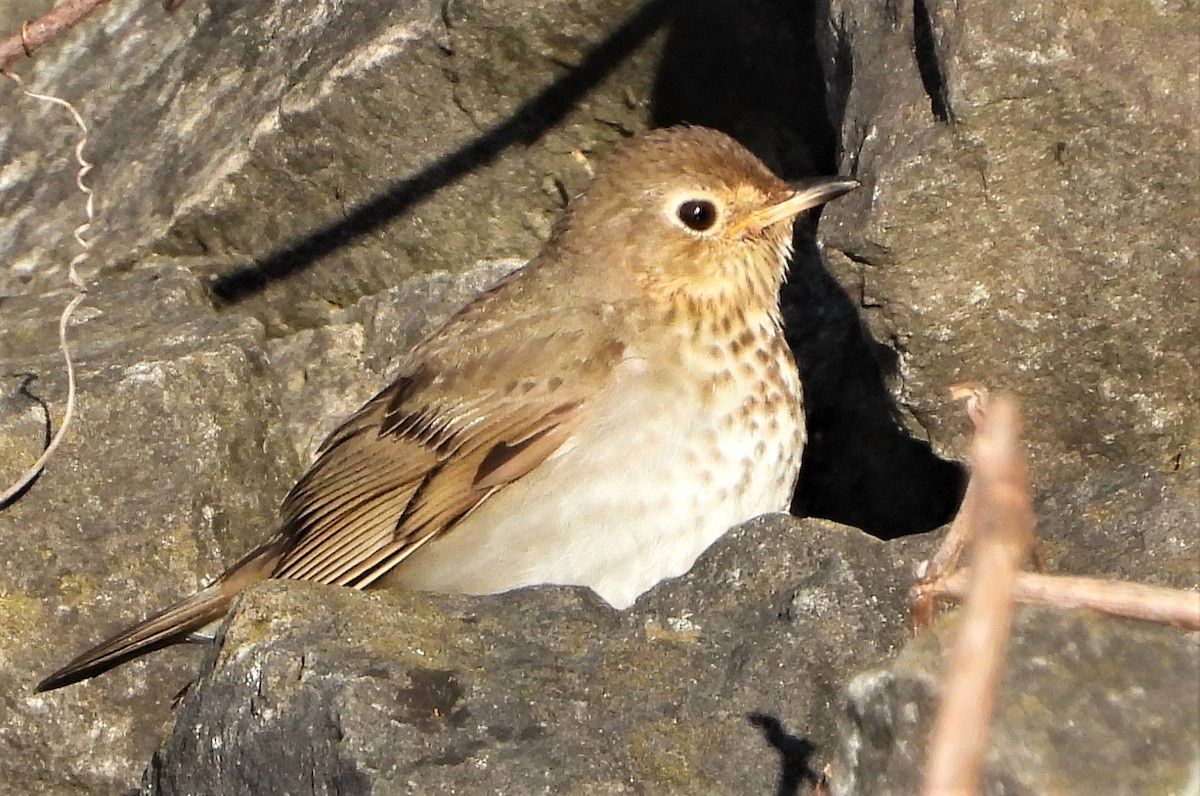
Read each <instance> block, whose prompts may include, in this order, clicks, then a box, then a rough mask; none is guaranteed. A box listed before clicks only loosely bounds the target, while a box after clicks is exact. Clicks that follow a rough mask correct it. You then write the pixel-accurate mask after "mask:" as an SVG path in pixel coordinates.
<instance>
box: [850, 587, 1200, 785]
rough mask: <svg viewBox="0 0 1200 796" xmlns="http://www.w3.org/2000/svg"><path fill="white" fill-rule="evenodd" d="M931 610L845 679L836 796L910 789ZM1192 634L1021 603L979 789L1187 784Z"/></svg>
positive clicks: (1197, 641) (937, 636)
mask: <svg viewBox="0 0 1200 796" xmlns="http://www.w3.org/2000/svg"><path fill="white" fill-rule="evenodd" d="M957 624H958V623H957V622H956V621H955V618H954V617H947V618H945V619H944V620H943V621H940V622H939V623H937V624H936V625H935V627H934V630H933V632H930V633H926V634H924V635H922V636H921V637H920V638H919V639H918V640H916V641H914V642H913V643H912V644H910V645H909V646H908V647H906V648H905V650H904V651H903V652H902V653H901V654H900V656H899V657H898V658H897V659H896V661H895V662H894V663H892V664H891V665H889V666H888V667H887V668H885V669H883V670H880V671H876V672H870V673H866V674H862V675H859V676H858V677H856V678H855V679H854V681H853V682H852V683H851V684H850V687H849V688H848V690H847V698H846V704H845V711H844V714H843V716H842V727H843V729H842V732H843V736H842V745H841V749H840V752H839V755H838V762H837V765H836V768H835V771H836V776H835V777H834V780H833V782H834V788H833V793H834V794H837V796H852V794H864V795H865V794H870V796H890V794H910V793H916V792H917V791H918V790H919V789H920V782H921V776H922V774H923V772H924V769H923V763H924V760H925V754H926V745H927V740H926V739H927V738H928V736H929V732H930V729H931V727H932V723H933V716H934V713H935V711H936V707H937V705H936V700H937V697H938V694H939V693H940V691H939V682H940V678H941V676H942V668H943V665H942V664H943V660H944V650H945V647H946V645H947V644H949V643H950V641H951V638H952V632H953V630H954V629H955V628H956V626H957ZM1197 683H1200V637H1198V636H1197V635H1196V634H1195V633H1184V632H1183V631H1180V630H1177V629H1175V628H1171V627H1166V626H1163V625H1155V624H1152V623H1148V622H1139V621H1134V620H1122V619H1113V618H1108V617H1103V616H1101V615H1099V614H1093V613H1090V612H1086V611H1065V610H1058V609H1050V608H1020V609H1018V611H1017V613H1016V616H1015V619H1014V623H1013V636H1012V639H1011V642H1010V644H1009V649H1008V654H1007V658H1006V662H1005V666H1004V670H1003V677H1002V679H1001V684H1000V690H999V693H998V695H997V701H996V706H995V714H994V718H993V721H992V726H991V729H990V732H989V735H988V748H987V753H986V756H985V760H984V766H983V771H982V773H981V778H980V792H981V793H997V794H998V793H1004V794H1018V795H1020V794H1030V795H1032V794H1039V793H1113V794H1143V793H1185V792H1192V790H1189V786H1188V783H1189V782H1191V783H1192V785H1191V786H1190V787H1191V789H1194V788H1195V783H1196V781H1197V780H1196V777H1197V776H1198V775H1200V773H1198V772H1197V768H1196V765H1197V760H1196V748H1197V746H1198V745H1200V701H1197V700H1196V699H1195V695H1196V684H1197Z"/></svg>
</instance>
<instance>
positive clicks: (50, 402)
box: [0, 267, 299, 794]
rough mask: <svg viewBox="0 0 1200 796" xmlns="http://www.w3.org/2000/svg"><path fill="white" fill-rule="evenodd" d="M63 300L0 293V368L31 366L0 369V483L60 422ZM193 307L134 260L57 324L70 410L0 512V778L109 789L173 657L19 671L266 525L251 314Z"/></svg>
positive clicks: (96, 630)
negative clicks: (55, 438)
mask: <svg viewBox="0 0 1200 796" xmlns="http://www.w3.org/2000/svg"><path fill="white" fill-rule="evenodd" d="M62 303H63V297H62V296H60V295H48V296H43V297H38V298H36V299H33V298H21V299H14V300H10V301H6V302H5V305H4V321H5V323H4V328H3V330H0V352H2V353H3V356H0V372H4V373H6V374H7V373H11V372H13V371H17V372H21V371H26V372H29V373H32V374H37V375H38V377H37V378H36V380H33V381H30V382H29V383H28V384H27V385H26V386H25V388H24V390H22V391H19V390H18V387H19V385H20V381H19V380H17V379H13V378H6V379H4V381H3V387H4V392H3V403H0V408H2V411H0V472H3V473H4V476H3V481H4V486H5V487H7V486H8V484H9V483H11V481H12V480H14V479H15V478H16V476H17V474H18V473H19V472H21V471H22V470H23V469H24V468H25V467H27V466H28V465H29V464H31V463H32V462H33V460H34V459H35V458H36V455H37V454H38V453H40V452H41V445H42V444H44V440H45V437H44V434H45V428H46V426H45V423H46V415H45V413H46V412H49V413H50V414H51V415H52V416H53V420H54V426H55V428H57V426H58V423H59V422H61V413H62V407H63V404H64V400H65V393H66V384H65V377H64V376H62V375H61V370H62V364H61V362H59V361H58V359H57V352H55V351H54V348H53V346H54V345H55V344H56V336H57V329H56V325H55V323H54V319H55V317H56V316H57V314H58V311H59V309H60V308H61V305H62ZM131 307H146V308H154V309H153V310H150V309H148V310H147V311H146V312H145V313H132V312H130V308H131ZM208 307H209V305H208V303H207V301H205V300H204V299H203V291H202V290H201V289H200V283H199V282H198V281H197V280H196V279H195V277H193V276H192V275H190V274H189V273H188V272H186V271H184V270H183V269H177V268H171V267H164V268H147V269H143V270H141V271H138V272H135V273H131V274H127V275H124V276H113V277H112V278H110V279H108V280H105V282H104V283H102V284H100V285H97V286H96V287H95V288H93V290H92V291H91V292H90V293H89V296H88V300H87V302H86V303H85V304H84V305H82V306H81V307H80V310H79V314H78V319H77V321H76V322H75V323H74V324H72V327H71V340H72V343H73V345H74V347H75V349H76V355H77V360H76V368H77V377H78V389H79V397H78V404H77V407H76V415H75V419H74V421H73V423H72V426H71V428H70V431H69V433H68V435H67V436H66V437H65V439H64V442H63V444H62V446H61V447H60V448H59V449H58V451H57V452H56V454H55V455H54V458H53V459H52V460H51V462H50V465H49V467H48V468H47V470H46V471H45V472H44V474H43V475H42V476H41V478H39V479H38V480H37V482H36V483H34V484H33V486H32V487H31V488H30V489H29V490H28V491H27V492H26V493H25V494H24V495H23V496H22V497H21V498H20V499H18V500H16V501H14V502H13V503H11V504H10V505H8V506H6V507H5V508H4V509H3V511H0V547H3V549H4V550H5V560H6V566H5V570H4V574H3V576H0V577H2V580H0V595H2V596H0V602H2V605H3V608H2V609H0V610H2V611H3V615H4V621H3V622H2V623H0V700H2V701H3V703H4V705H5V721H4V723H3V726H2V727H0V744H3V746H4V747H5V748H8V749H9V750H10V753H9V754H5V755H3V756H2V759H0V780H3V781H4V783H5V788H6V790H8V791H9V792H12V793H31V794H32V793H68V792H71V791H74V792H85V793H86V792H94V793H101V792H112V791H113V790H114V789H115V788H117V787H119V786H120V785H121V784H128V783H129V782H130V781H131V780H132V779H133V777H134V774H135V773H136V771H137V770H139V769H140V767H141V765H142V764H143V763H144V760H145V759H146V756H147V755H148V754H149V750H150V749H152V748H153V746H154V744H155V743H156V739H157V738H158V737H159V736H160V735H161V733H162V732H163V731H164V728H165V725H166V724H167V723H168V722H169V719H170V712H169V705H168V702H169V698H170V690H171V689H172V688H175V689H177V688H178V687H179V685H181V684H182V683H183V682H184V678H185V677H186V675H185V674H184V673H185V672H187V671H189V669H190V668H191V666H192V664H191V663H189V662H188V660H187V656H180V655H178V654H177V653H174V652H168V653H165V654H163V655H158V656H153V657H151V658H149V659H146V660H145V661H143V662H140V663H137V664H134V665H132V666H129V667H125V668H124V669H122V670H120V671H118V672H116V673H114V674H112V675H111V676H109V677H106V678H103V679H102V680H100V681H97V682H96V684H95V687H85V688H76V689H69V690H65V691H56V692H53V693H49V694H40V695H35V694H33V692H32V690H33V687H34V685H35V684H36V683H37V682H38V680H39V679H40V678H41V676H43V675H45V674H48V673H49V670H50V668H51V667H52V666H56V665H59V664H62V663H65V662H66V660H67V659H68V658H70V657H71V656H73V655H74V654H75V653H77V652H79V651H81V650H82V648H83V647H84V646H86V645H88V644H91V643H94V642H96V641H99V640H100V639H99V637H100V636H101V635H102V634H103V633H105V632H107V631H111V630H115V629H116V625H119V624H122V623H124V622H128V621H131V620H133V619H136V618H138V617H139V616H141V615H145V614H147V613H149V611H150V609H153V608H156V607H160V606H162V605H165V604H166V603H167V602H169V601H170V600H172V599H174V598H176V597H178V596H180V594H181V593H182V592H184V591H186V590H190V589H192V588H194V587H195V586H197V585H199V584H200V583H201V582H202V581H204V580H207V579H210V578H212V577H214V576H215V575H217V574H219V573H220V571H221V570H222V569H223V568H224V565H225V564H226V563H228V562H229V561H230V560H232V559H233V558H235V557H236V556H238V555H240V553H241V552H243V551H245V550H246V549H247V548H248V546H249V545H250V544H251V543H252V542H253V541H257V539H258V538H260V537H261V536H262V535H263V534H265V533H269V531H270V529H271V528H272V527H273V525H274V514H275V506H276V503H277V501H278V500H279V499H280V497H281V496H282V495H283V493H284V492H285V491H286V489H287V487H288V485H289V482H290V480H291V478H293V477H294V476H295V474H296V471H297V469H298V466H299V463H298V461H297V460H296V458H295V454H294V453H293V452H292V449H291V446H290V445H289V443H288V440H287V439H286V438H285V437H284V435H283V433H282V424H281V423H280V421H279V409H278V406H277V405H276V404H275V402H274V399H273V392H274V390H273V385H272V384H271V381H270V378H269V371H268V365H267V362H266V360H265V358H264V357H263V354H262V348H261V345H262V342H263V333H262V327H261V325H260V324H258V323H257V322H255V321H253V320H251V319H248V318H234V317H224V318H222V317H216V316H213V315H212V314H211V313H209V312H208V311H207V310H208ZM16 351H21V352H22V353H23V355H22V356H20V357H19V358H17V359H13V358H11V357H12V356H13V354H14V353H15V352H16ZM46 407H49V409H47V408H46ZM31 421H32V422H31Z"/></svg>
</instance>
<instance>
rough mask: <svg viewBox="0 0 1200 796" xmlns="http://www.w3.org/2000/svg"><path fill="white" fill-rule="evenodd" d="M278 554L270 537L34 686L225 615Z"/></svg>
mask: <svg viewBox="0 0 1200 796" xmlns="http://www.w3.org/2000/svg"><path fill="white" fill-rule="evenodd" d="M273 541H274V540H272V542H273ZM278 560H279V548H278V546H277V545H275V544H272V543H271V542H269V543H267V544H265V545H263V546H261V547H258V548H256V549H255V550H252V551H251V552H250V553H248V554H247V555H246V556H244V557H243V558H242V559H241V560H240V561H238V562H237V563H236V564H234V565H233V566H232V567H230V568H229V570H228V571H226V573H225V574H224V575H222V576H221V577H220V578H218V579H217V580H215V581H213V583H212V584H211V585H209V586H207V587H205V588H203V589H201V590H200V591H198V592H196V593H195V594H193V595H192V596H190V597H185V598H184V599H182V600H180V601H179V602H177V603H175V604H174V605H172V606H170V607H169V608H166V609H164V610H162V611H159V612H158V613H156V614H154V615H153V616H151V617H149V618H148V619H144V620H142V621H141V622H138V623H137V624H135V625H133V626H132V627H128V628H126V629H125V630H122V631H121V632H120V633H117V634H116V635H115V636H112V637H111V638H109V639H107V640H105V641H102V642H100V643H99V644H97V645H96V646H94V647H92V648H91V649H89V650H87V651H85V652H82V653H80V654H79V655H78V656H76V657H75V658H74V659H73V660H71V661H70V662H69V663H67V664H66V665H65V666H63V667H62V668H61V669H59V670H58V671H56V672H54V673H53V674H51V675H49V676H48V677H46V678H45V679H44V680H42V681H41V682H40V683H38V684H37V688H36V689H35V690H36V691H39V692H40V691H50V690H53V689H55V688H62V687H63V686H65V685H71V684H72V683H78V682H79V681H80V680H87V679H88V678H90V677H95V676H96V675H98V674H101V673H103V672H106V671H108V670H109V669H112V668H113V667H115V666H120V665H121V664H122V663H125V662H126V661H128V660H132V659H133V658H137V657H139V656H141V655H145V654H147V653H149V652H153V651H155V650H159V649H162V648H163V647H169V646H171V645H172V644H179V643H180V642H183V641H186V640H187V638H188V636H189V635H190V634H192V633H194V632H195V631H197V630H199V629H200V628H202V627H204V626H205V625H207V624H209V623H210V622H213V621H214V620H217V619H220V618H221V617H222V616H224V615H225V613H226V612H227V611H228V610H229V605H230V603H232V602H233V598H234V597H236V596H237V595H238V593H239V592H240V591H241V590H242V589H244V588H246V587H247V586H249V585H250V584H251V583H254V582H256V581H259V580H263V579H264V578H267V577H270V575H271V573H272V572H273V571H274V568H275V564H276V563H277V562H278Z"/></svg>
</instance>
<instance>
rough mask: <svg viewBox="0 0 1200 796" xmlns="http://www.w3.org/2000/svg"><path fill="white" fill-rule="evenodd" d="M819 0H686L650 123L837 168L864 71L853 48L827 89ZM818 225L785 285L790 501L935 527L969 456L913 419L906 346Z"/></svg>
mask: <svg viewBox="0 0 1200 796" xmlns="http://www.w3.org/2000/svg"><path fill="white" fill-rule="evenodd" d="M815 9H816V2H815V0H741V1H740V2H739V1H738V0H713V2H705V3H688V4H681V6H680V8H679V10H678V11H677V12H676V14H675V15H674V17H673V19H672V23H671V29H670V31H669V34H668V39H667V43H666V46H665V49H664V52H663V58H662V63H661V65H660V68H659V74H658V76H657V81H656V85H655V94H654V97H653V99H652V104H651V110H652V114H653V118H652V123H653V124H654V125H655V126H666V125H671V124H678V123H680V122H690V123H693V124H703V125H707V126H710V127H716V128H718V129H721V130H724V131H726V132H728V133H730V134H731V135H733V136H734V137H735V138H738V139H739V140H740V141H742V143H744V144H745V145H746V146H747V147H749V148H750V149H752V150H753V151H754V152H755V153H756V154H758V155H759V156H760V157H761V158H763V160H764V161H766V162H767V164H768V165H770V166H771V168H773V169H774V170H775V171H776V172H777V173H778V174H779V175H780V176H782V177H784V178H785V179H794V178H797V177H802V176H810V175H813V174H832V173H833V172H834V171H835V169H836V164H837V162H838V157H837V154H838V153H837V145H838V142H837V133H836V128H835V127H834V126H833V124H832V123H831V121H830V113H831V111H830V109H831V108H832V109H833V112H834V113H837V114H838V115H840V113H841V109H840V108H839V107H838V106H839V104H840V105H841V106H843V107H844V102H845V94H846V93H847V92H848V91H849V88H850V81H851V80H852V79H853V73H852V71H850V69H851V59H850V57H849V54H848V53H845V52H843V53H842V55H843V56H844V57H842V58H839V63H838V65H837V66H836V67H835V68H837V69H839V70H840V71H837V72H835V73H834V74H833V75H832V77H831V81H832V85H833V90H834V91H835V92H837V93H838V95H837V96H834V97H826V95H825V90H826V89H825V87H826V83H825V78H824V75H823V73H822V69H821V64H820V62H819V56H818V51H817V47H816V42H815V29H816V27H815V26H816V19H815V14H816V11H815ZM930 35H932V34H930ZM934 93H935V94H936V92H934ZM814 226H815V219H814V218H808V219H804V220H802V221H801V222H800V223H799V224H798V225H797V230H798V231H797V236H796V255H795V258H794V260H793V264H792V270H791V275H790V277H789V281H788V284H787V285H786V286H785V288H784V291H783V296H782V303H783V309H784V318H785V324H786V331H787V336H788V342H789V344H790V345H791V347H792V350H793V352H794V353H795V355H796V359H797V361H798V362H799V365H800V371H801V375H802V377H803V383H804V397H805V406H806V413H807V416H808V429H809V443H808V446H807V448H806V450H805V454H804V463H803V467H802V469H801V475H800V483H799V486H798V488H797V491H796V494H795V498H794V501H793V504H792V510H793V511H794V512H795V513H797V514H800V515H806V516H815V517H824V518H827V519H831V520H836V521H838V522H842V523H845V524H847V525H853V526H856V527H858V528H861V529H863V530H865V531H867V532H868V533H871V534H873V535H875V536H878V537H881V538H885V539H890V538H894V537H897V536H903V535H906V534H911V533H918V532H922V531H927V530H930V529H932V528H936V527H938V526H939V525H942V524H944V523H945V522H947V521H949V520H950V518H951V517H952V516H953V514H954V512H955V510H956V509H957V507H958V502H959V500H960V499H961V493H962V490H963V488H964V486H965V477H964V473H963V471H962V468H961V467H960V466H959V465H957V464H954V463H952V462H947V461H944V460H942V459H939V458H938V457H937V456H935V455H934V454H933V452H932V451H931V450H930V448H929V446H928V445H927V444H926V443H924V442H922V441H920V440H916V439H913V438H912V437H910V436H909V435H908V434H907V433H906V432H905V430H904V429H903V427H902V425H901V423H900V422H899V415H898V410H897V408H896V405H895V402H894V401H893V399H892V396H891V393H890V392H889V391H888V389H887V386H886V382H885V378H884V376H885V374H888V375H895V372H896V367H897V362H896V359H895V353H894V352H893V351H892V349H891V348H889V347H888V346H886V345H882V344H880V343H877V342H875V341H874V340H872V339H871V337H870V335H869V334H868V333H867V332H866V330H865V329H864V328H863V325H862V322H861V320H860V318H859V315H858V307H857V305H856V303H855V302H854V300H853V299H852V298H851V297H850V296H849V295H848V294H847V293H846V291H845V290H844V289H843V288H842V287H841V285H839V284H838V282H837V280H835V279H834V278H833V277H832V276H831V275H830V274H829V272H828V271H827V270H826V268H825V266H824V263H823V261H822V258H821V253H820V251H819V250H818V248H817V246H816V244H815V243H814V240H813V228H814Z"/></svg>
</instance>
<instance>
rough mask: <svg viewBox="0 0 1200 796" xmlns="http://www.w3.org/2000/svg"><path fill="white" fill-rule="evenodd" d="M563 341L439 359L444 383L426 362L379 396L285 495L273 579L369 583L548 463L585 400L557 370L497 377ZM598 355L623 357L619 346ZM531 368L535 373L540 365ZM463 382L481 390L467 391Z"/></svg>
mask: <svg viewBox="0 0 1200 796" xmlns="http://www.w3.org/2000/svg"><path fill="white" fill-rule="evenodd" d="M577 341H578V337H577V336H575V335H574V334H573V335H572V342H573V343H577ZM563 343H565V340H563V341H559V340H555V339H554V336H553V335H550V336H548V337H542V338H540V339H537V338H535V339H534V340H532V341H531V340H529V339H522V340H519V341H518V342H517V343H515V344H514V345H512V346H508V347H505V348H501V349H499V350H497V351H494V353H492V354H489V355H488V356H474V357H467V358H466V359H465V361H464V362H463V363H462V364H461V366H460V368H459V369H457V370H455V369H453V368H447V367H446V366H445V363H441V366H440V368H439V370H438V377H437V378H436V379H435V378H432V377H430V376H429V375H428V371H427V370H424V369H420V368H418V369H417V370H416V371H415V372H414V373H413V374H412V375H410V376H408V377H406V378H402V379H400V380H398V381H397V382H396V383H394V384H393V385H392V386H390V387H389V388H387V389H386V390H384V391H383V392H381V393H380V394H379V395H377V396H376V397H375V398H374V399H372V400H371V401H370V402H369V403H368V404H367V405H366V406H364V407H363V408H362V409H361V410H360V411H359V412H358V413H356V414H355V415H354V416H353V417H351V418H350V419H349V420H347V421H346V423H344V424H343V425H342V426H341V427H340V428H339V429H338V430H337V431H335V432H334V433H333V434H332V435H331V436H330V439H329V440H327V441H326V442H325V444H324V445H322V448H321V450H322V453H321V455H320V457H319V458H318V460H317V462H316V463H315V464H314V465H313V467H312V469H311V470H310V471H309V472H308V473H307V474H306V475H305V476H304V478H302V479H301V480H300V482H299V483H298V484H296V486H295V488H293V489H292V491H291V493H290V494H289V495H288V497H287V498H286V499H285V501H284V504H283V517H284V525H283V530H282V534H283V537H284V538H285V540H286V543H285V547H286V552H285V553H284V554H283V556H282V558H281V560H280V563H279V566H278V567H277V569H276V570H275V573H274V577H279V578H295V579H302V580H312V581H317V582H320V583H336V584H341V585H347V586H357V587H360V588H361V587H364V586H366V585H369V584H370V583H372V582H374V581H375V580H377V579H378V578H380V577H382V576H383V575H384V574H386V573H387V572H388V571H389V570H390V569H391V568H392V567H394V566H396V565H397V564H399V563H400V562H401V561H403V560H404V559H405V558H406V557H407V556H409V555H411V554H412V552H414V551H415V550H416V549H417V547H419V546H420V545H422V544H424V543H425V542H426V541H428V540H429V539H432V538H435V537H436V536H437V535H439V534H441V533H444V532H446V531H447V530H448V529H449V528H451V527H453V525H454V523H455V522H456V521H457V520H459V519H460V518H462V517H463V516H465V515H466V514H468V513H470V512H471V511H473V510H474V509H475V508H476V507H477V506H478V505H479V504H480V503H482V502H483V501H484V500H486V499H487V498H488V496H489V495H491V494H493V493H494V492H495V491H496V490H497V489H501V488H503V487H504V486H505V485H506V484H509V483H512V482H513V481H515V480H517V479H519V478H520V477H522V476H523V475H525V474H526V473H528V472H529V471H531V470H532V469H534V468H535V467H537V466H538V465H539V464H541V463H542V462H543V461H545V459H546V458H547V457H548V456H550V455H551V454H552V453H553V452H554V451H555V450H557V449H558V447H559V446H560V445H562V443H563V442H565V441H566V440H567V439H568V438H569V436H570V433H571V431H572V430H573V429H574V428H575V426H576V424H577V422H578V420H579V416H580V414H581V413H582V412H583V411H584V407H585V402H584V401H583V400H582V399H581V398H579V397H577V396H575V395H572V394H571V391H569V390H565V389H561V386H562V382H563V379H561V378H559V379H553V378H552V377H553V376H554V375H558V374H557V372H556V371H555V370H554V369H553V368H551V369H550V371H549V372H550V374H551V378H548V379H544V380H539V379H537V378H535V377H529V378H526V379H523V380H521V381H520V382H519V383H514V384H503V385H499V386H497V385H496V376H495V374H496V373H497V371H498V370H500V369H507V368H509V367H510V366H512V364H513V362H514V360H537V359H538V358H540V357H542V356H546V355H547V353H548V354H549V358H550V359H551V360H554V359H555V357H556V356H557V351H556V349H557V348H559V347H565V346H563ZM602 351H603V355H604V356H608V357H611V356H613V355H614V354H619V348H614V347H613V346H611V345H606V346H604V347H603V349H602ZM488 359H493V360H494V361H491V362H488V361H483V362H481V361H480V360H488ZM576 361H577V362H579V361H580V360H576ZM582 361H583V364H585V365H591V364H595V363H592V362H588V361H587V360H586V359H585V360H582ZM525 364H528V365H530V366H531V367H530V368H529V369H525V372H527V373H537V372H538V371H539V370H544V369H539V368H536V367H532V366H534V365H536V364H538V363H536V362H526V363H525ZM555 364H559V363H557V362H556V363H555ZM609 364H611V363H609ZM518 372H520V370H518ZM456 378H458V379H459V381H458V382H456V381H455V379H456ZM464 380H465V381H468V382H478V383H479V384H478V389H472V390H464V389H463V386H464V385H463V384H462V381H464ZM551 382H553V383H551ZM472 386H474V385H472ZM455 399H457V400H455Z"/></svg>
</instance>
